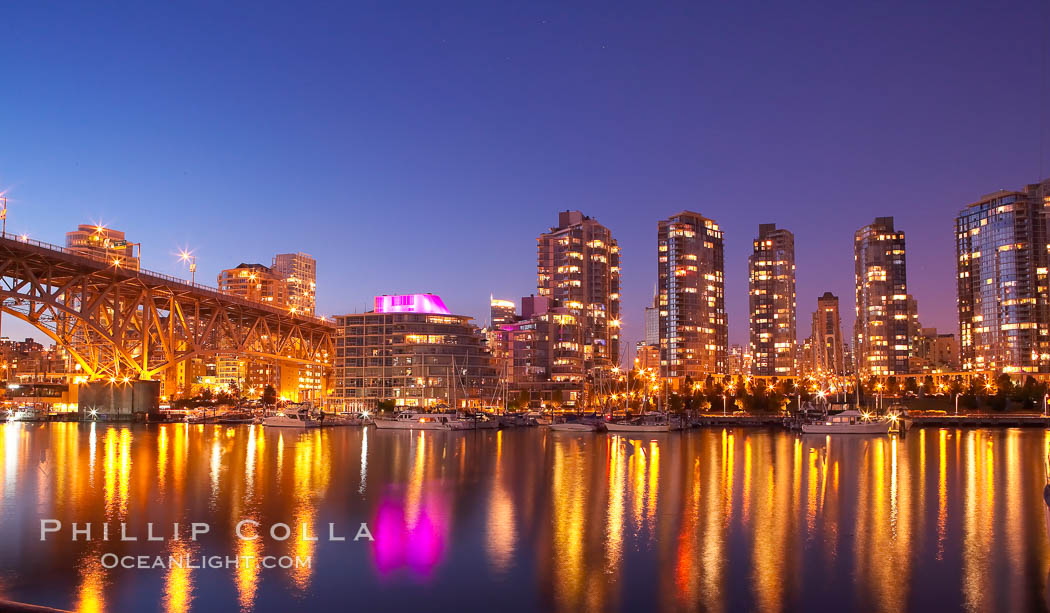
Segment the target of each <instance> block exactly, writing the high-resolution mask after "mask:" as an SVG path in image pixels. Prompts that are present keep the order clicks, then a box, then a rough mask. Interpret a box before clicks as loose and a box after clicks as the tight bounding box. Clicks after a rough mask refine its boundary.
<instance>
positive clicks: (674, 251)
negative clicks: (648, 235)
mask: <svg viewBox="0 0 1050 613" xmlns="http://www.w3.org/2000/svg"><path fill="white" fill-rule="evenodd" d="M657 249H658V252H657V255H658V264H657V272H658V279H657V294H658V295H657V301H658V306H659V308H660V362H661V367H662V368H663V373H662V374H663V376H666V377H685V376H691V377H692V378H693V379H694V380H702V379H703V378H704V377H706V376H707V375H708V374H711V375H717V374H724V373H725V372H726V369H727V363H726V352H727V346H728V344H729V331H728V326H727V323H726V312H725V280H724V279H725V264H724V262H725V259H724V254H723V244H722V231H721V230H720V229H719V227H718V224H717V223H715V222H714V220H711V219H708V218H706V217H704V216H703V215H700V214H699V213H693V212H690V211H683V212H681V213H678V214H677V215H672V216H671V217H669V218H667V219H665V220H663V221H661V222H659V224H658V225H657Z"/></svg>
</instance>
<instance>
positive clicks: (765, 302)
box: [747, 223, 796, 377]
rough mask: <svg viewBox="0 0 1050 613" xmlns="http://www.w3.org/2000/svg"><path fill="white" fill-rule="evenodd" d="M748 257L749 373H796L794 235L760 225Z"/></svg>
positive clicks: (782, 374) (788, 374) (771, 374)
mask: <svg viewBox="0 0 1050 613" xmlns="http://www.w3.org/2000/svg"><path fill="white" fill-rule="evenodd" d="M752 248H753V251H752V253H751V255H750V257H748V260H747V268H748V280H749V292H748V302H749V307H750V308H749V313H750V317H749V323H750V335H751V343H750V347H751V360H752V361H751V374H753V375H763V376H779V377H786V376H792V375H794V374H795V359H796V351H795V332H796V330H795V306H796V305H795V236H794V235H793V234H792V233H791V232H789V231H787V230H784V229H783V228H781V229H777V227H776V224H771V223H768V224H760V225H759V226H758V237H757V238H756V239H755V240H754V241H753V243H752Z"/></svg>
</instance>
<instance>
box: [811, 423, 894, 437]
mask: <svg viewBox="0 0 1050 613" xmlns="http://www.w3.org/2000/svg"><path fill="white" fill-rule="evenodd" d="M889 431H890V422H888V421H872V422H865V423H859V424H826V423H820V424H802V432H803V433H805V434H888V433H889Z"/></svg>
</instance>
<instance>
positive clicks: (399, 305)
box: [375, 294, 452, 315]
mask: <svg viewBox="0 0 1050 613" xmlns="http://www.w3.org/2000/svg"><path fill="white" fill-rule="evenodd" d="M375 312H376V313H434V314H436V315H451V314H452V313H451V312H449V310H448V307H446V306H445V302H444V301H443V300H442V299H441V296H436V295H434V294H403V295H400V296H376V308H375Z"/></svg>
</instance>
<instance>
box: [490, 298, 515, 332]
mask: <svg viewBox="0 0 1050 613" xmlns="http://www.w3.org/2000/svg"><path fill="white" fill-rule="evenodd" d="M517 319H518V313H517V311H516V306H515V304H514V302H512V301H510V300H500V299H498V298H489V327H490V328H499V327H500V326H503V325H507V324H512V323H514V322H515V321H517Z"/></svg>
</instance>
